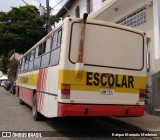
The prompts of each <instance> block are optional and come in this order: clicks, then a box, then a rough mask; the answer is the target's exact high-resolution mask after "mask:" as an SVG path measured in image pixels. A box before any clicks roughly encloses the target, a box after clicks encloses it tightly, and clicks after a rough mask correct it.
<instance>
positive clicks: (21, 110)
mask: <svg viewBox="0 0 160 140" xmlns="http://www.w3.org/2000/svg"><path fill="white" fill-rule="evenodd" d="M126 130H129V131H133V130H136V128H134V127H128V126H126V125H124V124H123V123H120V122H115V121H114V120H112V119H110V118H107V117H103V118H90V117H88V118H81V117H67V118H54V119H44V120H43V121H39V122H36V121H34V120H33V119H32V112H31V108H30V107H28V106H27V105H19V100H18V98H17V97H16V96H15V95H13V94H11V93H9V92H8V91H6V90H5V89H3V88H2V87H0V131H54V132H56V133H53V134H58V136H62V137H54V139H58V140H59V139H60V140H61V139H67V140H68V139H84V138H85V139H96V140H97V139H106V137H104V136H103V135H105V133H106V132H108V131H122V132H124V131H126ZM67 131H69V132H72V131H74V133H75V132H77V134H78V135H81V137H78V138H77V137H70V136H68V135H67V134H66V132H67ZM82 131H83V132H84V131H85V132H87V133H89V134H90V135H91V136H90V137H85V136H86V135H85V134H86V133H84V134H83V132H82ZM98 131H99V132H98ZM95 133H100V134H102V137H94V134H95ZM12 139H13V138H12ZM15 139H17V138H15ZM43 139H53V138H43ZM109 139H114V140H115V139H118V137H112V138H109ZM123 139H126V140H127V139H128V138H123ZM129 139H134V138H132V137H129ZM136 139H140V140H145V139H146V140H148V139H149V138H141V137H138V138H136Z"/></svg>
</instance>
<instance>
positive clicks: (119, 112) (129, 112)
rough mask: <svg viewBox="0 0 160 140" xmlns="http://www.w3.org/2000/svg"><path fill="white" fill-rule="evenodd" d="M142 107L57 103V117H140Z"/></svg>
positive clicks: (142, 110)
mask: <svg viewBox="0 0 160 140" xmlns="http://www.w3.org/2000/svg"><path fill="white" fill-rule="evenodd" d="M142 115H144V106H136V105H135V106H134V105H131V106H126V105H87V104H62V103H58V116H59V117H65V116H142Z"/></svg>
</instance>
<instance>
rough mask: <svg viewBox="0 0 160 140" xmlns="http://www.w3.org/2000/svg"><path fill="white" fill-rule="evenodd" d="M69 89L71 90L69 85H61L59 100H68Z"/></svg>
mask: <svg viewBox="0 0 160 140" xmlns="http://www.w3.org/2000/svg"><path fill="white" fill-rule="evenodd" d="M70 89H71V85H69V84H62V85H61V98H62V99H70Z"/></svg>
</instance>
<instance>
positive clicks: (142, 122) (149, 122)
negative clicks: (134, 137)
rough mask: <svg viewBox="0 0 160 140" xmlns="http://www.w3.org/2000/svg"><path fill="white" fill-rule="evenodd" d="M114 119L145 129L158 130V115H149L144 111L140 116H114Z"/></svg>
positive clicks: (159, 128) (159, 125)
mask: <svg viewBox="0 0 160 140" xmlns="http://www.w3.org/2000/svg"><path fill="white" fill-rule="evenodd" d="M114 119H116V120H119V121H122V122H124V123H127V124H130V125H132V126H136V127H138V128H140V129H142V130H145V131H160V117H158V116H154V115H150V114H148V113H146V112H145V114H144V116H142V117H114Z"/></svg>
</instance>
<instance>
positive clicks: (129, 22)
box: [117, 7, 146, 27]
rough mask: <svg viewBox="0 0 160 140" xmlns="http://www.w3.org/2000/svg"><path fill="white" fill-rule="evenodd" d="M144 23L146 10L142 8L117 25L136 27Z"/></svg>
mask: <svg viewBox="0 0 160 140" xmlns="http://www.w3.org/2000/svg"><path fill="white" fill-rule="evenodd" d="M145 22H146V8H145V7H144V8H142V9H140V10H138V11H136V12H134V13H132V14H130V15H128V16H126V17H124V18H123V19H121V20H119V21H118V22H117V24H122V25H125V26H130V27H136V26H139V25H141V24H143V23H145Z"/></svg>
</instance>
